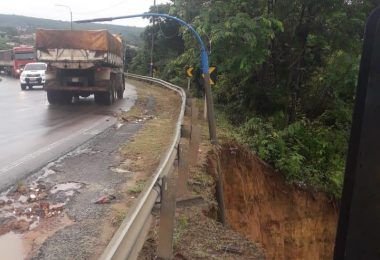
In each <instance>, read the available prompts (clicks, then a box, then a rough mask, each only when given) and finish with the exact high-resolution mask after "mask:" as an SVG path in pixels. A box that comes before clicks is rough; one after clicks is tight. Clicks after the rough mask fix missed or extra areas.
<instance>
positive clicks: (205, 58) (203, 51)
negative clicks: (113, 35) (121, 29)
mask: <svg viewBox="0 0 380 260" xmlns="http://www.w3.org/2000/svg"><path fill="white" fill-rule="evenodd" d="M149 16H154V17H164V18H167V19H172V20H175V21H177V22H178V23H180V24H181V25H183V26H185V27H187V28H189V30H190V31H191V32H192V33H193V34H194V35H195V38H196V39H197V41H198V43H199V45H200V47H201V68H202V73H204V74H206V73H208V70H209V63H208V54H207V50H206V47H205V45H204V43H203V41H202V39H201V37H200V35H199V34H198V33H197V31H196V30H195V29H194V28H193V27H192V26H191V25H190V24H188V23H186V22H185V21H183V20H181V19H179V18H177V17H175V16H170V15H168V14H157V13H143V14H133V15H126V16H115V17H108V18H99V19H91V20H80V21H76V22H77V23H86V22H105V21H113V20H118V19H125V18H136V17H149Z"/></svg>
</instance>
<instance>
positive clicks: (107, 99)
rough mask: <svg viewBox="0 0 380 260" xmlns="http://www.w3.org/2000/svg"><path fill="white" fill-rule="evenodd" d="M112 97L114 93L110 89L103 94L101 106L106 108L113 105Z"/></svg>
mask: <svg viewBox="0 0 380 260" xmlns="http://www.w3.org/2000/svg"><path fill="white" fill-rule="evenodd" d="M113 97H114V92H113V89H112V88H110V89H109V90H108V91H107V92H103V104H104V105H107V106H109V105H111V104H112V103H113Z"/></svg>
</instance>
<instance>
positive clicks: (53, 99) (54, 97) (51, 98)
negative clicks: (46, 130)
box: [46, 90, 59, 105]
mask: <svg viewBox="0 0 380 260" xmlns="http://www.w3.org/2000/svg"><path fill="white" fill-rule="evenodd" d="M46 95H47V100H48V102H49V104H51V105H55V104H58V103H59V96H58V92H57V91H51V90H48V91H47V92H46Z"/></svg>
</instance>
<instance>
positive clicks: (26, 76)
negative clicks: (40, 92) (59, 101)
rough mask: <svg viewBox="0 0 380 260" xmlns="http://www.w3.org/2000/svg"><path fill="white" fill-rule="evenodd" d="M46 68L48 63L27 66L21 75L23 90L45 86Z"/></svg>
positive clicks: (34, 63)
mask: <svg viewBox="0 0 380 260" xmlns="http://www.w3.org/2000/svg"><path fill="white" fill-rule="evenodd" d="M46 68H47V65H46V63H42V62H33V63H28V64H26V65H25V67H24V70H23V72H22V73H21V75H20V84H21V89H22V90H25V89H26V87H29V89H32V88H33V86H44V85H45V72H46Z"/></svg>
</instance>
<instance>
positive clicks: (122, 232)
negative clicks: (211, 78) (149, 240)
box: [100, 73, 186, 260]
mask: <svg viewBox="0 0 380 260" xmlns="http://www.w3.org/2000/svg"><path fill="white" fill-rule="evenodd" d="M126 77H127V78H132V79H136V80H139V81H145V82H149V83H153V84H155V85H158V86H161V87H165V88H168V89H171V90H173V91H175V92H177V93H178V94H179V95H180V97H181V98H182V104H181V111H180V114H179V116H178V120H177V123H176V128H175V133H174V136H173V139H172V143H171V146H170V148H169V149H168V150H167V151H166V154H165V156H164V157H163V160H162V161H161V162H160V164H159V166H158V168H157V169H156V171H155V172H154V174H153V176H152V177H151V178H150V180H149V181H148V185H147V186H146V187H145V189H144V190H143V191H142V192H141V193H140V195H139V196H138V198H137V201H136V202H135V204H134V206H133V208H131V210H130V211H129V212H128V214H127V216H126V218H125V219H124V221H123V222H122V224H121V225H120V227H119V229H118V230H117V231H116V233H115V234H114V236H113V237H112V239H111V241H110V243H109V244H108V246H107V247H106V249H105V250H104V252H103V254H102V255H101V257H100V259H102V260H109V259H113V260H114V259H136V258H137V256H138V253H139V251H140V249H141V247H142V245H143V243H144V241H145V238H146V235H147V233H148V231H149V226H150V220H151V211H152V208H153V206H154V204H155V202H156V200H157V198H158V196H159V195H160V179H161V178H162V177H163V176H165V175H166V174H167V173H168V172H169V171H171V170H172V168H173V165H174V161H175V159H176V156H177V152H178V151H177V148H178V144H179V141H180V138H181V125H182V123H183V118H184V113H185V106H186V93H185V91H184V90H183V89H182V88H180V87H178V86H176V85H173V84H171V83H169V82H166V81H163V80H160V79H155V78H151V77H145V76H139V75H135V74H130V73H128V74H126Z"/></svg>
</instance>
